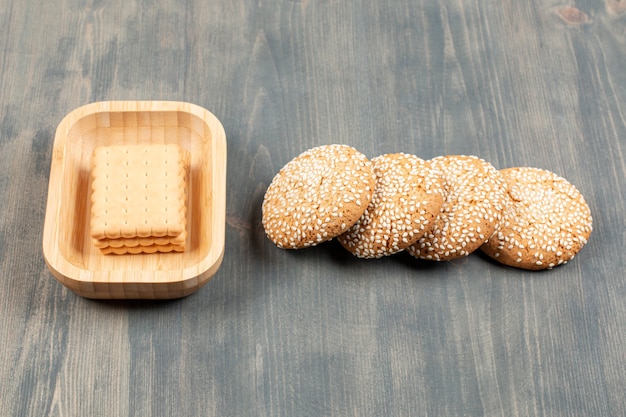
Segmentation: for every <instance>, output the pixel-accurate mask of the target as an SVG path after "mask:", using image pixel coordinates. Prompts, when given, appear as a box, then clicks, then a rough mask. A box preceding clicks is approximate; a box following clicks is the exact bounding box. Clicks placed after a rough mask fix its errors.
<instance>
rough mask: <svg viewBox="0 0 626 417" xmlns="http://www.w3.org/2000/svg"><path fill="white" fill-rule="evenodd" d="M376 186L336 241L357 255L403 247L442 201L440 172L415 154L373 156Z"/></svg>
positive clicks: (420, 231)
mask: <svg viewBox="0 0 626 417" xmlns="http://www.w3.org/2000/svg"><path fill="white" fill-rule="evenodd" d="M372 165H373V167H374V173H375V174H376V186H375V188H374V195H373V197H372V201H371V202H370V204H369V205H368V207H367V209H366V210H365V213H363V215H362V216H361V217H360V218H359V220H357V222H356V223H355V224H354V225H353V226H352V227H351V228H350V229H349V230H348V231H347V232H345V233H343V234H341V235H339V236H338V237H337V240H339V243H341V245H342V246H343V247H344V248H346V249H347V250H348V251H350V252H351V253H352V254H354V255H355V256H357V257H359V258H380V257H383V256H387V255H392V254H394V253H397V252H400V251H402V250H404V249H405V248H406V247H407V246H410V245H412V244H413V243H415V242H416V241H417V240H418V239H419V238H420V237H422V235H423V234H424V232H426V231H427V230H428V229H429V228H430V226H431V225H432V223H433V221H434V220H435V217H436V216H437V214H438V213H439V209H440V208H441V205H442V204H443V185H442V181H441V174H440V173H439V172H438V171H435V170H432V169H431V166H430V163H429V162H427V161H424V160H422V159H420V158H418V157H417V156H415V155H409V154H405V153H396V154H386V155H381V156H378V157H376V158H374V159H372Z"/></svg>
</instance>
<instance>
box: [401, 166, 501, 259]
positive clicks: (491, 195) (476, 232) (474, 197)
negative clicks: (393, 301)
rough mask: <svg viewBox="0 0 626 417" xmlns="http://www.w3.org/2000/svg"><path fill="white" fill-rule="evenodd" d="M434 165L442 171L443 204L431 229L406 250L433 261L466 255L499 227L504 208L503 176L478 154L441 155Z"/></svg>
mask: <svg viewBox="0 0 626 417" xmlns="http://www.w3.org/2000/svg"><path fill="white" fill-rule="evenodd" d="M431 164H432V166H433V168H435V169H437V170H439V171H441V174H442V178H443V186H444V202H443V206H442V207H441V210H440V212H439V214H438V216H437V218H436V219H435V222H434V223H433V226H432V228H431V229H430V231H428V232H427V233H426V234H425V235H424V236H423V237H421V238H420V239H419V240H418V241H417V242H416V243H415V244H413V245H411V246H409V247H408V248H407V249H406V250H407V252H409V253H410V254H411V255H413V256H415V257H417V258H420V259H429V260H434V261H444V260H452V259H456V258H460V257H463V256H467V255H469V254H470V253H472V252H473V251H475V250H476V249H478V248H479V247H480V246H481V245H482V244H483V243H484V242H485V241H486V240H487V239H488V238H489V237H490V236H491V235H492V234H493V233H494V231H495V230H496V226H497V224H498V222H499V221H500V217H501V214H502V211H503V210H504V203H505V195H506V194H505V193H506V189H505V183H504V179H503V178H502V175H501V174H500V172H498V170H496V169H495V168H494V167H493V166H492V165H491V164H490V163H489V162H487V161H485V160H483V159H480V158H478V157H476V156H466V155H446V156H439V157H436V158H433V159H431Z"/></svg>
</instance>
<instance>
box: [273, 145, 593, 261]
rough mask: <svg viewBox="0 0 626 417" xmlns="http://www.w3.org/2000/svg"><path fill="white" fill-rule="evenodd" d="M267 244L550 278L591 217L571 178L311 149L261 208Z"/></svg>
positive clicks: (583, 238) (468, 160)
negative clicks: (483, 260)
mask: <svg viewBox="0 0 626 417" xmlns="http://www.w3.org/2000/svg"><path fill="white" fill-rule="evenodd" d="M262 212H263V213H262V215H263V216H262V221H263V227H264V229H265V232H266V235H267V236H268V238H269V239H270V240H271V241H272V242H274V243H275V244H276V245H277V246H278V247H281V248H285V249H301V248H305V247H309V246H315V245H317V244H319V243H322V242H324V241H327V240H330V239H333V238H337V240H338V241H339V242H340V243H341V245H342V246H343V247H344V248H346V249H347V250H348V251H350V252H351V253H353V254H354V255H355V256H357V257H360V258H380V257H382V256H388V255H392V254H394V253H398V252H400V251H403V250H406V251H407V252H408V253H409V254H411V255H412V256H414V257H416V258H421V259H428V260H435V261H443V260H452V259H456V258H460V257H463V256H467V255H469V254H470V253H472V252H474V251H476V250H477V249H479V248H480V249H481V250H483V252H485V253H486V254H487V255H488V256H490V257H492V258H494V259H496V260H498V261H499V262H502V263H504V264H506V265H510V266H515V267H519V268H525V269H546V268H552V267H554V266H556V265H559V264H562V263H565V262H567V261H568V260H570V259H572V258H573V257H574V255H575V254H576V253H577V252H578V251H579V250H580V249H581V248H582V246H583V245H584V244H585V243H586V242H587V239H588V237H589V234H590V233H591V229H592V226H591V223H592V220H591V214H590V211H589V207H588V206H587V204H586V202H585V200H584V198H583V197H582V195H581V194H580V193H579V192H578V190H576V188H575V187H574V186H573V185H571V184H570V183H569V182H567V181H566V180H565V179H563V178H561V177H558V176H557V175H556V174H553V173H551V172H549V171H545V170H540V169H536V168H509V169H505V170H497V169H496V168H494V167H493V166H492V165H491V164H490V163H488V162H487V161H484V160H483V159H480V158H478V157H475V156H465V155H445V156H440V157H436V158H433V159H431V160H428V161H425V160H422V159H420V158H418V157H417V156H415V155H411V154H406V153H396V154H386V155H381V156H378V157H376V158H373V159H372V160H371V161H370V160H368V159H367V157H366V156H365V155H363V154H362V153H361V152H359V151H357V150H356V149H354V148H352V147H350V146H347V145H323V146H319V147H316V148H312V149H310V150H308V151H305V152H304V153H302V154H300V155H298V156H297V157H296V158H294V159H292V160H291V161H290V162H288V163H287V164H286V165H285V166H284V167H283V168H282V169H281V170H280V171H279V172H278V173H277V174H276V176H275V177H274V178H273V180H272V182H271V184H270V186H269V187H268V189H267V191H266V194H265V198H264V201H263V205H262Z"/></svg>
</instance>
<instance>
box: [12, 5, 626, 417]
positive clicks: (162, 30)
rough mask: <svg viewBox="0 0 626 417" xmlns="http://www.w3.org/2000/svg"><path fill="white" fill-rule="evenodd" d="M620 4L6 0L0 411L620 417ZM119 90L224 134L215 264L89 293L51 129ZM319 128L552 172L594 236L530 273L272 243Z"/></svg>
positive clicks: (623, 122)
mask: <svg viewBox="0 0 626 417" xmlns="http://www.w3.org/2000/svg"><path fill="white" fill-rule="evenodd" d="M570 3H571V2H570ZM623 3H624V2H623V1H621V2H620V1H619V0H606V1H604V2H602V1H597V2H591V1H584V2H575V4H576V7H578V8H577V9H576V8H574V6H573V5H572V4H569V3H568V5H566V4H560V3H558V2H556V1H551V0H543V1H541V0H533V1H524V2H520V1H513V0H507V1H504V2H502V1H500V2H496V1H491V0H489V1H479V0H471V1H462V0H450V1H441V2H433V1H425V0H416V1H412V0H394V1H379V2H374V1H363V0H360V1H335V0H319V1H315V0H309V1H306V0H303V1H287V0H284V1H270V0H261V1H251V0H235V1H232V0H216V1H210V2H209V1H206V2H203V1H199V0H190V1H187V2H180V1H174V0H165V1H159V2H156V1H148V0H143V1H139V0H137V1H134V0H123V1H122V0H100V1H97V0H94V1H82V0H50V1H43V2H42V1H35V0H21V1H15V0H14V1H11V0H0V57H1V58H0V86H1V88H0V201H1V202H2V207H1V209H0V277H1V278H2V279H1V280H0V381H1V382H0V410H2V411H0V414H2V415H11V416H117V415H119V416H123V415H130V416H150V415H154V416H165V415H171V416H316V417H317V416H505V417H516V416H549V417H554V416H586V417H587V416H623V415H626V397H625V396H624V383H625V382H624V375H625V374H626V301H625V300H626V284H625V279H624V269H625V264H624V260H623V255H624V254H623V248H624V244H625V239H624V238H625V231H624V230H625V229H624V218H625V217H626V204H625V196H624V191H625V190H626V181H625V180H624V177H625V171H626V165H625V162H624V155H625V153H626V149H625V148H626V146H625V145H626V71H624V68H626V31H625V28H626V6H624V5H623ZM566 6H567V7H569V8H566ZM126 99H161V100H182V101H189V102H193V103H196V104H199V105H201V106H203V107H205V108H207V109H209V110H210V111H212V112H213V113H214V114H215V115H217V117H218V118H220V120H221V121H222V122H223V124H224V127H225V129H226V134H227V138H228V155H229V160H228V195H227V199H228V200H227V236H226V252H225V257H224V262H223V264H222V267H221V268H220V270H219V272H218V273H217V275H216V276H215V277H214V279H213V280H212V281H211V282H209V284H207V285H206V286H205V287H204V288H202V289H201V290H200V291H199V292H197V293H196V294H194V295H192V296H190V297H187V298H185V299H182V300H175V301H170V302H157V303H142V302H96V301H89V300H85V299H82V298H80V297H77V296H75V295H74V294H73V293H71V292H69V291H67V290H66V289H65V288H63V287H62V286H61V285H60V284H58V283H57V281H56V280H54V278H53V277H52V275H51V274H50V273H49V272H48V270H47V269H46V267H45V264H44V261H43V256H42V252H41V234H42V228H43V217H44V212H45V202H46V195H47V186H48V175H49V167H50V162H49V161H50V159H51V145H52V140H53V136H54V130H55V128H56V126H57V124H58V123H59V122H60V120H61V119H62V118H63V116H64V115H65V114H67V113H68V112H70V111H71V110H73V109H75V108H76V107H78V106H80V105H83V104H86V103H88V102H92V101H98V100H126ZM327 143H345V144H349V145H353V146H355V147H356V148H358V149H360V150H361V151H363V152H364V153H365V154H366V155H368V156H369V157H374V156H377V155H380V154H383V153H389V152H401V151H403V152H411V153H414V154H417V155H418V156H421V157H422V158H431V157H433V156H436V155H441V154H460V153H463V154H475V155H478V156H481V157H483V158H485V159H487V160H489V161H491V162H492V163H493V164H494V165H495V166H496V167H498V168H505V167H510V166H517V165H524V166H536V167H540V168H545V169H549V170H552V171H554V172H556V173H558V174H559V175H562V176H564V177H566V178H567V179H569V180H570V181H571V182H572V183H574V184H575V185H576V186H577V187H578V188H579V189H580V190H581V192H582V193H583V194H584V195H585V196H586V197H587V200H588V202H589V205H590V206H591V209H592V212H593V216H594V232H593V234H592V236H591V239H590V242H589V244H588V245H587V246H586V247H585V248H584V249H583V251H582V252H581V253H580V254H579V256H578V257H577V258H575V259H574V261H572V262H571V263H570V264H568V265H566V266H564V267H559V268H556V269H554V270H552V271H548V272H540V273H534V272H525V271H520V270H514V269H511V268H506V267H502V266H499V265H497V264H494V263H493V262H491V261H489V260H488V259H486V258H485V257H483V256H480V255H472V256H470V257H468V258H465V259H460V260H457V261H454V262H450V263H427V262H421V261H417V260H414V259H412V258H411V257H410V256H408V255H405V254H399V255H397V256H393V257H390V258H386V259H381V260H375V261H363V260H358V259H356V258H353V257H352V256H351V255H349V254H348V253H347V252H345V251H344V250H343V248H341V246H340V245H338V244H337V243H335V242H329V243H326V244H323V245H321V246H319V247H316V248H312V249H307V250H303V251H298V252H293V251H291V252H289V251H282V250H280V249H277V248H276V247H274V246H273V245H272V244H271V243H270V242H269V241H268V240H267V239H266V238H265V237H264V235H263V230H262V227H261V223H260V205H261V201H262V198H263V193H264V191H265V188H266V187H267V185H268V184H269V182H270V181H271V179H272V177H273V175H274V174H275V173H276V172H277V171H278V169H280V167H282V166H283V165H284V164H285V163H286V162H287V161H289V160H290V159H291V158H293V157H294V156H295V155H297V154H299V153H300V152H302V151H304V150H305V149H308V148H310V147H312V146H316V145H321V144H327Z"/></svg>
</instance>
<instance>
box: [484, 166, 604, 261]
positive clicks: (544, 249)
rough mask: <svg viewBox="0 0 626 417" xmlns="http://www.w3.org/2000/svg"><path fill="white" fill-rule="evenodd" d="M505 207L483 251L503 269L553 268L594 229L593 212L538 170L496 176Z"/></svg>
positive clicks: (551, 176) (578, 196) (555, 177)
mask: <svg viewBox="0 0 626 417" xmlns="http://www.w3.org/2000/svg"><path fill="white" fill-rule="evenodd" d="M500 172H501V173H502V176H503V177H504V179H505V181H506V183H507V192H508V195H507V202H506V207H505V210H504V213H503V217H502V221H501V223H500V226H499V228H498V231H497V232H496V234H494V236H492V237H491V238H490V239H489V241H488V242H486V243H485V244H484V245H483V246H482V247H481V250H482V251H483V252H484V253H486V254H487V255H488V256H490V257H491V258H493V259H495V260H497V261H498V262H500V263H503V264H505V265H509V266H513V267H517V268H522V269H532V270H539V269H551V268H553V267H555V266H557V265H561V264H564V263H566V262H568V261H569V260H571V259H573V258H574V256H575V255H576V253H578V251H580V249H581V248H582V247H583V246H584V245H585V244H586V243H587V239H589V235H590V234H591V230H592V219H591V211H590V210H589V206H588V205H587V203H586V202H585V199H584V198H583V196H582V194H580V192H579V191H578V190H577V189H576V187H575V186H574V185H572V184H570V183H569V182H568V181H567V180H565V179H564V178H561V177H559V176H558V175H556V174H555V173H553V172H550V171H546V170H543V169H538V168H529V167H524V168H507V169H503V170H501V171H500Z"/></svg>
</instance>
